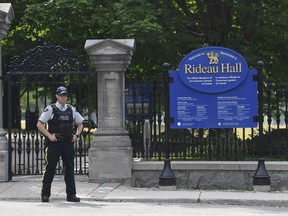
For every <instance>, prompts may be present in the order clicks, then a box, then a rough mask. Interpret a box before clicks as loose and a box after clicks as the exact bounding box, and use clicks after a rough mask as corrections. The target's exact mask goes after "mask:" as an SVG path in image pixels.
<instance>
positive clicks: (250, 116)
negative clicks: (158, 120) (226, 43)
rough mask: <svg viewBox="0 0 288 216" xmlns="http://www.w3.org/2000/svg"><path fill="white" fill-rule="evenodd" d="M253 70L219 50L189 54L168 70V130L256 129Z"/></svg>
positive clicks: (229, 52)
mask: <svg viewBox="0 0 288 216" xmlns="http://www.w3.org/2000/svg"><path fill="white" fill-rule="evenodd" d="M256 73H257V72H256V71H255V70H249V69H248V65H247V63H246V61H245V59H244V58H243V57H242V56H241V55H240V54H238V53H237V52H235V51H233V50H230V49H227V48H223V47H205V48H201V49H198V50H195V51H193V52H191V53H189V54H188V55H187V56H185V57H184V59H183V60H182V61H181V63H180V65H179V70H178V71H171V72H170V76H171V77H173V80H174V82H173V83H171V84H170V116H171V117H172V118H174V121H173V123H171V124H170V127H171V128H242V127H243V128H244V127H257V123H256V122H255V121H254V116H257V115H258V108H257V101H258V100H257V82H256V81H254V80H253V76H254V75H256Z"/></svg>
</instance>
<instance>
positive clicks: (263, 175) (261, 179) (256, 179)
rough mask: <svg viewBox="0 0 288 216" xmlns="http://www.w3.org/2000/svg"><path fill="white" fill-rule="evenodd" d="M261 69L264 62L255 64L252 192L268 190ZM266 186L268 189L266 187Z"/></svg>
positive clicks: (268, 177) (268, 179) (268, 178)
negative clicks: (256, 152)
mask: <svg viewBox="0 0 288 216" xmlns="http://www.w3.org/2000/svg"><path fill="white" fill-rule="evenodd" d="M263 68H264V62H263V61H258V62H257V69H258V115H259V140H258V141H259V142H258V145H259V155H258V156H259V158H258V166H257V170H256V172H255V174H254V176H253V185H254V190H265V191H266V190H270V176H269V174H268V172H267V170H266V167H265V159H264V152H263V151H264V149H263V148H264V146H263V74H262V72H263ZM267 186H268V187H267Z"/></svg>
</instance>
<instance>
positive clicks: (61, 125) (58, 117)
mask: <svg viewBox="0 0 288 216" xmlns="http://www.w3.org/2000/svg"><path fill="white" fill-rule="evenodd" d="M51 107H52V109H53V114H54V116H53V118H52V119H50V120H49V121H48V126H49V127H48V131H49V132H50V133H54V134H57V135H59V136H61V137H70V136H71V135H72V134H73V111H72V107H71V106H70V105H68V107H67V109H66V110H65V111H61V110H60V109H59V108H58V107H56V104H52V105H51Z"/></svg>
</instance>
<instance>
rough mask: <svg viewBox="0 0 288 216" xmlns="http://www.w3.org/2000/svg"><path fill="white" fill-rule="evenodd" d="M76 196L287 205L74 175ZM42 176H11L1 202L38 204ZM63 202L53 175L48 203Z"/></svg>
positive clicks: (281, 198)
mask: <svg viewBox="0 0 288 216" xmlns="http://www.w3.org/2000/svg"><path fill="white" fill-rule="evenodd" d="M76 187H77V196H78V197H80V198H81V200H82V201H85V200H87V201H110V202H174V203H181V202H186V203H217V204H231V205H250V206H251V205H254V206H255V205H257V206H262V205H264V206H286V207H288V192H254V191H227V190H222V191H206V190H175V191H171V190H169V191H168V190H160V189H158V188H131V187H128V186H123V185H120V184H118V183H104V184H97V183H90V182H89V180H88V177H87V176H76ZM40 189H41V177H39V176H34V177H14V178H13V181H10V182H2V183H0V200H30V201H39V202H40ZM57 200H66V193H65V183H64V180H63V176H55V179H54V181H53V184H52V190H51V197H50V202H57Z"/></svg>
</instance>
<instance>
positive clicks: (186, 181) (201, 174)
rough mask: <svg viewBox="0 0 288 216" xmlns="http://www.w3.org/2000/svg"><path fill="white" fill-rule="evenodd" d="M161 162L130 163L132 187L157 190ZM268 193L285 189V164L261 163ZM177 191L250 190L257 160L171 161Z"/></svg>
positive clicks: (287, 179) (287, 172)
mask: <svg viewBox="0 0 288 216" xmlns="http://www.w3.org/2000/svg"><path fill="white" fill-rule="evenodd" d="M163 164H164V162H152V161H141V162H133V164H132V186H133V187H159V183H158V181H159V176H160V175H161V172H162V169H163ZM265 164H266V169H267V171H268V173H269V176H270V179H271V190H277V191H285V190H288V162H265ZM171 166H172V170H173V173H174V175H175V177H176V184H177V189H195V190H201V189H203V190H223V189H227V190H253V176H254V174H255V172H256V169H257V161H244V162H238V161H237V162H229V161H222V162H221V161H219V162H218V161H217V162H215V161H209V162H208V161H172V162H171Z"/></svg>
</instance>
